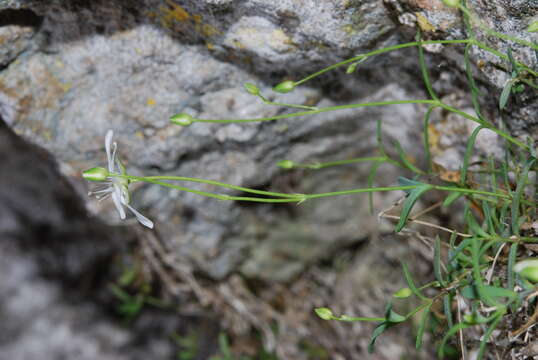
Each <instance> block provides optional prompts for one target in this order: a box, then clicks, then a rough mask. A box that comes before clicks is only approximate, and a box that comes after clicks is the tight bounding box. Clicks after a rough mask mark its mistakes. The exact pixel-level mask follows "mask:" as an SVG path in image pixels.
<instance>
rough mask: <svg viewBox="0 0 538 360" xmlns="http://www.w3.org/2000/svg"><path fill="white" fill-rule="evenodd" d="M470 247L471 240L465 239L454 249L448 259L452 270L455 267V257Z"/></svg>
mask: <svg viewBox="0 0 538 360" xmlns="http://www.w3.org/2000/svg"><path fill="white" fill-rule="evenodd" d="M470 245H471V238H467V239H464V240H463V241H462V242H461V243H460V244H459V245H458V246H457V247H456V249H455V250H454V251H453V252H452V254H451V255H450V258H449V259H448V261H449V262H450V263H452V267H453V268H456V266H457V260H456V259H457V256H458V255H459V254H460V253H461V252H462V251H463V250H464V249H467V248H468V247H469V246H470Z"/></svg>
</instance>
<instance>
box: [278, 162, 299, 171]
mask: <svg viewBox="0 0 538 360" xmlns="http://www.w3.org/2000/svg"><path fill="white" fill-rule="evenodd" d="M277 165H278V167H281V168H282V169H293V167H294V166H295V163H294V162H293V161H291V160H282V161H279V162H278V163H277Z"/></svg>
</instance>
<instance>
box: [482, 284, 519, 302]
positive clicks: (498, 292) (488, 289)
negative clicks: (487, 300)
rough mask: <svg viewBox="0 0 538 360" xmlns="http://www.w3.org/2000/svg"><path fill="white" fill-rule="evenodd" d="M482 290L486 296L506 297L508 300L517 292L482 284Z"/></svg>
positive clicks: (513, 297)
mask: <svg viewBox="0 0 538 360" xmlns="http://www.w3.org/2000/svg"><path fill="white" fill-rule="evenodd" d="M482 290H483V292H484V293H485V294H486V295H487V296H489V297H492V298H508V299H510V300H513V299H515V298H516V297H517V293H516V292H515V291H512V290H508V289H505V288H502V287H496V286H491V285H484V286H483V288H482Z"/></svg>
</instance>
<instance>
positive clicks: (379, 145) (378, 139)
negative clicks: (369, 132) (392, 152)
mask: <svg viewBox="0 0 538 360" xmlns="http://www.w3.org/2000/svg"><path fill="white" fill-rule="evenodd" d="M382 126H383V123H382V122H381V120H377V121H376V124H375V139H376V142H377V151H379V154H380V155H386V152H385V146H384V145H383V131H382V130H383V128H382Z"/></svg>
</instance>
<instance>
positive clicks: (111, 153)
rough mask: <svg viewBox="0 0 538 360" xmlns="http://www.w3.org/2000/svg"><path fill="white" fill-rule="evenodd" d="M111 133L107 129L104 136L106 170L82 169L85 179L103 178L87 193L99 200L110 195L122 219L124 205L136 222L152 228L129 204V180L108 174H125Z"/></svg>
mask: <svg viewBox="0 0 538 360" xmlns="http://www.w3.org/2000/svg"><path fill="white" fill-rule="evenodd" d="M113 135H114V133H113V131H112V130H108V131H107V133H106V137H105V150H106V156H107V160H108V172H107V171H106V169H103V168H93V169H90V170H86V171H84V172H83V174H82V176H83V177H84V178H85V179H87V180H93V181H95V180H103V181H101V183H102V185H103V186H101V187H100V188H98V189H96V190H95V191H92V192H90V193H89V194H88V195H95V197H96V198H97V199H98V200H99V201H101V200H103V199H106V198H107V197H109V196H111V197H112V201H113V202H114V206H115V207H116V210H118V213H119V214H120V218H121V219H122V220H123V219H125V209H124V208H123V207H124V206H125V207H126V208H127V209H129V210H131V212H132V213H133V214H134V215H135V216H136V219H137V220H138V222H140V223H141V224H142V225H144V226H147V227H148V228H150V229H153V222H152V221H151V220H150V219H148V218H147V217H145V216H144V215H142V214H141V213H139V212H138V211H137V210H136V209H135V208H133V207H132V206H131V205H129V203H130V200H131V197H130V195H129V180H128V179H125V178H121V177H117V176H110V174H117V175H125V174H126V172H125V167H124V166H123V164H122V163H121V161H120V160H119V159H118V158H117V157H116V150H117V147H118V146H117V144H116V143H115V142H112V136H113ZM105 175H106V176H105Z"/></svg>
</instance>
